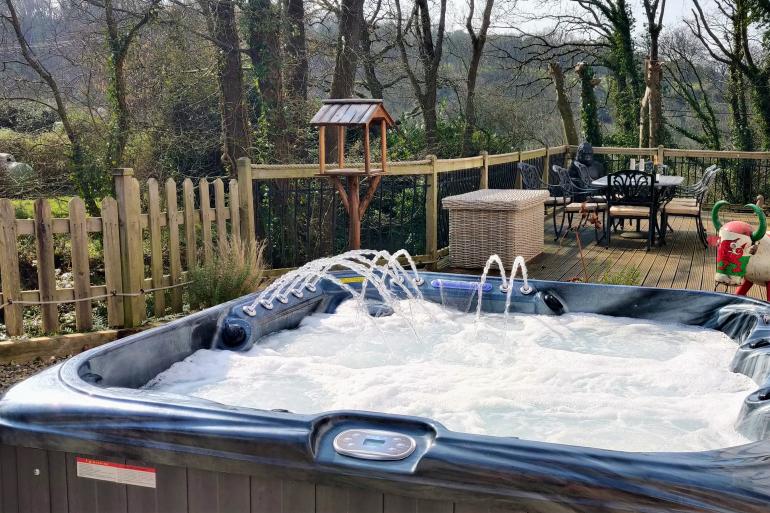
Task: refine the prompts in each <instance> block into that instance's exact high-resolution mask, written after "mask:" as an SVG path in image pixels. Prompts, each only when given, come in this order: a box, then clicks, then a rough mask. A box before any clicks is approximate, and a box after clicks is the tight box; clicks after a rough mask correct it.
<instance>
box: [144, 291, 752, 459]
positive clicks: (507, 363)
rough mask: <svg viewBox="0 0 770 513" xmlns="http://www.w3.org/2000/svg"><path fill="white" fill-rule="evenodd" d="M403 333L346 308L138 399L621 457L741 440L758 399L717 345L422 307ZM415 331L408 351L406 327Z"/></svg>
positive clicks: (578, 322) (696, 335)
mask: <svg viewBox="0 0 770 513" xmlns="http://www.w3.org/2000/svg"><path fill="white" fill-rule="evenodd" d="M401 302H402V303H415V302H420V303H421V304H420V308H411V306H412V305H407V304H402V305H401V307H402V308H409V309H411V311H412V312H413V318H412V319H411V322H409V320H407V319H405V318H403V317H401V316H390V317H380V318H376V319H371V322H369V321H370V320H368V319H367V320H365V319H363V316H365V315H366V314H365V313H363V312H362V310H361V309H360V308H359V307H358V306H357V305H356V304H355V302H354V301H348V302H346V303H343V304H342V305H340V307H339V308H338V310H337V312H336V313H334V314H316V315H312V316H309V317H307V318H305V319H304V320H303V322H302V324H301V325H300V327H299V328H297V329H295V330H286V331H281V332H278V333H274V334H272V335H269V336H267V337H265V338H264V339H262V340H261V341H260V343H259V344H258V345H255V346H254V347H253V348H252V349H251V350H249V351H248V352H245V353H233V352H229V351H211V350H201V351H198V352H196V353H195V354H193V355H191V356H190V357H189V358H187V359H186V360H184V361H181V362H178V363H176V364H174V365H173V366H172V367H171V368H169V369H168V370H167V371H165V372H163V373H162V374H160V375H158V376H157V377H156V378H155V379H153V380H152V381H151V382H150V383H148V384H147V385H146V388H148V389H153V390H159V391H164V392H173V393H181V394H187V395H192V396H196V397H201V398H204V399H209V400H214V401H218V402H221V403H225V404H230V405H237V406H245V407H253V408H259V409H268V410H269V409H288V410H290V411H293V412H297V413H316V412H322V411H328V410H339V409H357V410H368V411H380V412H389V413H399V414H408V415H417V416H424V417H429V418H432V419H435V420H437V421H439V422H441V423H442V424H444V425H445V426H446V427H448V428H449V429H453V430H456V431H464V432H470V433H481V434H489V435H499V436H515V437H519V438H524V439H529V440H540V441H548V442H556V443H565V444H572V445H584V446H591V447H600V448H606V449H616V450H626V451H698V450H706V449H716V448H721V447H726V446H732V445H739V444H742V443H746V442H747V441H748V440H747V439H745V438H744V437H743V436H742V435H740V434H739V433H737V432H736V431H735V429H734V426H733V424H734V422H735V421H736V419H737V417H738V413H739V411H740V408H741V405H742V402H743V399H744V398H745V397H746V395H748V394H749V393H750V392H751V391H752V390H754V389H755V388H756V385H755V384H754V382H753V381H752V380H751V379H749V378H748V377H746V376H744V375H741V374H735V373H732V372H730V371H729V369H728V366H729V362H730V360H731V358H732V356H733V354H734V352H735V349H736V346H735V343H734V342H733V341H731V340H730V339H729V338H727V337H726V336H725V335H723V334H722V333H720V332H717V331H712V330H707V329H702V328H696V327H690V326H684V325H677V324H660V323H654V322H650V321H644V320H638V319H628V318H615V317H607V316H601V315H592V314H579V315H578V314H567V315H562V316H559V317H550V316H537V315H525V314H511V315H509V316H508V317H507V319H506V317H505V316H504V315H502V314H482V316H481V319H480V320H479V321H478V322H477V320H476V315H475V312H474V313H460V312H457V311H454V310H450V309H448V308H445V307H443V306H441V305H438V304H434V303H430V302H427V301H422V300H418V299H404V300H401ZM415 326H416V327H417V329H418V331H419V340H416V339H415V334H414V331H413V329H414V327H415Z"/></svg>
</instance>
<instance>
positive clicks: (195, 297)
mask: <svg viewBox="0 0 770 513" xmlns="http://www.w3.org/2000/svg"><path fill="white" fill-rule="evenodd" d="M264 248H265V247H264V244H262V243H258V244H248V243H242V242H240V243H237V242H235V241H233V240H232V239H231V238H229V237H228V239H227V243H226V245H225V248H224V252H223V254H219V255H216V256H215V257H214V259H213V261H212V262H211V263H210V264H203V265H200V266H197V267H194V268H193V269H192V270H191V271H190V273H189V274H188V280H189V281H190V283H189V284H188V286H187V294H188V297H189V302H190V308H193V309H195V308H208V307H210V306H214V305H218V304H220V303H224V302H226V301H230V300H231V299H235V298H237V297H240V296H243V295H246V294H249V293H251V292H254V291H255V290H257V287H258V286H259V283H260V281H261V280H262V275H263V273H264V270H265V264H264V260H263V258H262V253H263V252H264ZM215 253H216V252H215Z"/></svg>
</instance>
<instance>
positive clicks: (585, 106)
mask: <svg viewBox="0 0 770 513" xmlns="http://www.w3.org/2000/svg"><path fill="white" fill-rule="evenodd" d="M575 72H576V73H577V75H578V77H579V78H580V121H581V123H580V124H581V128H582V130H583V137H584V138H585V140H586V141H588V142H589V143H591V144H592V145H593V146H601V145H602V133H601V130H600V128H599V116H598V112H597V111H598V109H597V105H596V92H595V91H594V87H596V86H597V85H598V84H599V80H598V79H594V72H593V70H592V69H591V66H589V65H587V64H586V63H585V62H581V63H579V64H578V65H577V66H575Z"/></svg>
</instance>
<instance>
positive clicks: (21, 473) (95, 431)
mask: <svg viewBox="0 0 770 513" xmlns="http://www.w3.org/2000/svg"><path fill="white" fill-rule="evenodd" d="M421 275H422V276H423V277H424V279H425V283H423V284H422V285H421V287H420V289H421V291H422V293H423V294H424V296H425V297H426V299H429V300H434V301H440V300H443V301H444V302H445V303H446V304H448V305H450V306H455V307H458V308H463V309H467V308H471V309H473V308H475V304H474V303H475V299H474V296H473V295H474V294H475V287H474V286H469V287H463V286H441V287H438V286H436V284H437V283H441V282H437V281H436V280H443V283H444V284H447V283H451V284H457V283H458V282H464V283H469V284H473V283H475V282H477V281H478V277H475V276H458V275H444V274H439V273H421ZM338 277H339V278H347V279H352V281H353V283H350V284H349V285H350V286H352V287H354V288H355V287H358V285H357V284H356V283H355V281H356V280H355V276H354V275H352V274H349V273H348V274H345V273H339V274H338ZM488 283H489V284H491V285H492V287H491V290H489V291H488V292H486V293H485V294H484V299H483V302H482V307H483V309H484V310H485V311H490V312H495V311H496V312H501V311H502V310H503V305H504V303H505V296H504V294H503V293H502V292H501V291H500V290H499V285H500V281H499V280H497V279H489V280H488ZM530 285H531V286H532V287H533V289H534V291H533V292H532V293H530V294H523V293H521V292H520V291H519V290H518V287H519V286H520V282H518V283H517V284H516V287H517V288H516V290H515V293H514V294H513V297H512V305H511V311H516V312H522V313H537V314H545V315H558V314H560V313H563V312H564V311H569V312H591V313H598V314H605V315H617V316H624V317H637V318H643V319H652V320H656V321H661V322H669V321H670V322H680V323H684V324H691V325H698V326H704V327H708V328H713V329H718V330H721V331H723V332H724V333H726V334H727V335H729V336H730V337H732V338H733V339H734V340H735V341H736V344H737V351H736V356H735V359H734V361H733V369H734V370H735V371H737V372H743V373H744V374H747V375H749V376H751V377H752V378H754V380H755V381H757V383H760V384H761V385H760V386H758V390H757V391H756V392H754V393H753V394H751V395H750V396H749V397H748V398H747V399H746V402H745V405H744V408H743V411H742V413H741V419H740V420H739V426H740V429H741V431H743V432H744V433H745V434H746V435H747V436H749V437H751V438H752V439H756V440H759V441H757V442H753V443H749V444H746V445H743V446H739V447H730V448H724V449H720V450H714V451H704V452H697V453H630V452H619V451H609V450H602V449H592V448H586V447H576V446H567V445H558V444H552V443H545V442H538V441H529V440H521V439H517V438H513V437H510V438H507V437H493V436H480V435H470V434H465V433H457V432H453V431H450V430H447V429H446V428H445V427H443V426H442V425H441V424H439V423H437V422H435V421H432V420H430V419H425V418H418V417H409V416H399V415H390V414H382V413H376V412H361V411H334V412H324V413H321V414H317V415H302V414H294V413H291V412H283V411H262V410H255V409H249V408H237V407H230V406H224V405H221V404H218V403H214V402H211V401H206V400H202V399H197V398H192V397H187V396H180V395H175V394H167V393H160V392H154V391H147V390H141V389H140V387H141V386H142V385H144V384H145V383H147V382H148V381H149V380H150V379H152V378H153V377H154V376H156V375H157V374H159V373H160V372H162V371H164V370H165V369H167V368H168V367H169V366H171V365H172V364H173V363H175V362H177V361H180V360H182V359H184V358H186V357H187V356H189V355H190V354H192V353H193V352H195V351H197V350H199V349H203V348H212V347H224V346H230V347H233V346H241V348H243V347H247V346H249V345H250V344H253V343H258V341H259V339H260V338H261V337H262V336H264V335H265V334H268V333H271V332H274V331H277V330H280V329H288V328H293V327H295V326H297V324H298V323H299V322H300V321H301V319H302V318H303V317H304V316H306V315H308V314H311V313H313V312H318V311H323V312H329V311H333V310H334V308H336V306H337V305H338V304H339V303H340V302H341V301H342V300H344V299H345V298H346V297H348V293H347V292H345V291H343V290H342V289H341V288H340V287H339V286H337V285H335V284H334V283H332V282H330V281H322V282H321V283H320V284H319V287H318V288H317V290H315V291H314V292H310V291H305V292H304V293H303V294H302V297H301V298H300V297H296V296H292V295H289V296H288V300H287V301H286V303H281V302H275V303H274V304H273V305H272V306H273V307H272V309H267V308H264V307H259V306H258V307H257V309H256V310H257V312H256V316H254V317H250V316H249V315H247V314H246V313H244V311H243V306H244V305H247V304H251V303H252V301H253V300H254V297H253V296H250V297H245V298H241V299H240V300H237V301H234V302H231V303H227V304H224V305H220V306H217V307H215V308H212V309H209V310H205V311H203V312H200V313H198V314H194V315H191V316H188V317H186V318H184V319H181V320H178V321H175V322H172V323H169V324H167V325H165V326H162V327H159V328H155V329H152V330H148V331H145V332H142V333H139V334H137V335H134V336H131V337H128V338H125V339H122V340H119V341H117V342H113V343H111V344H108V345H105V346H102V347H99V348H96V349H93V350H91V351H88V352H86V353H83V354H81V355H78V356H76V357H74V358H72V359H70V360H68V361H67V362H65V363H63V364H60V365H58V366H55V367H52V368H50V369H48V370H46V371H44V372H42V373H40V374H38V375H36V376H34V377H32V378H30V379H28V380H26V381H24V382H23V383H21V384H19V385H17V386H15V387H14V388H12V389H11V390H10V391H8V392H7V394H6V395H5V396H4V397H3V398H2V399H1V400H0V513H11V512H13V513H17V512H20V513H29V512H54V511H55V512H70V513H87V512H98V513H104V512H113V511H115V512H142V513H144V512H158V513H169V512H205V513H211V512H222V513H241V512H265V513H278V512H286V513H290V512H291V513H293V512H297V513H300V512H330V513H332V512H333V513H336V512H350V513H368V512H378V513H386V512H387V513H391V512H392V513H396V512H398V513H401V512H436V513H438V512H446V513H451V512H454V513H462V512H467V513H471V512H476V511H519V512H527V513H578V512H580V513H585V512H639V513H653V512H720V513H726V512H745V513H759V512H763V513H766V512H767V511H770V442H768V441H767V440H766V438H767V437H768V433H769V431H768V425H770V407H768V406H767V403H768V401H767V399H768V398H770V388H768V387H769V386H770V383H768V382H767V379H768V373H769V372H768V370H769V369H770V308H769V305H767V304H766V303H763V302H760V301H755V300H752V299H748V298H737V297H735V296H729V295H724V294H717V293H708V292H696V291H685V290H666V289H650V288H642V287H623V286H608V285H596V284H578V283H561V282H546V281H530ZM367 296H368V297H371V298H372V299H377V296H376V293H375V292H374V291H373V289H372V288H367ZM233 323H234V324H236V325H240V326H243V327H244V329H245V330H246V335H247V337H246V339H245V340H242V341H238V343H237V344H233V343H232V340H226V339H227V337H224V338H223V335H222V333H223V332H224V328H225V326H226V325H230V324H233ZM236 349H237V347H236ZM564 393H565V394H568V393H569V390H565V391H564ZM348 429H373V430H385V431H388V432H395V433H401V434H404V435H406V436H409V437H411V438H412V439H414V440H415V442H416V449H415V451H414V452H413V453H412V454H411V455H409V456H408V457H407V458H406V459H403V460H399V461H372V460H364V459H357V458H353V457H349V456H345V455H342V454H339V453H338V452H337V451H335V449H334V446H333V441H334V438H335V437H336V436H337V435H338V434H339V433H341V432H342V431H344V430H348ZM110 463H112V464H115V465H113V466H110ZM89 465H90V466H91V467H89V468H91V469H93V468H96V469H97V470H98V469H100V468H104V469H105V471H106V477H107V478H111V479H112V478H113V477H114V476H118V477H114V481H117V482H109V481H105V480H102V479H103V478H104V477H105V476H100V479H93V478H92V477H93V476H92V477H82V474H84V470H83V468H85V467H87V466H89ZM94 465H95V466H94ZM100 465H101V467H100ZM79 467H82V468H80V469H79ZM142 472H144V474H141V473H142ZM79 474H81V475H79ZM137 475H139V476H150V475H151V477H152V479H153V480H154V485H155V487H150V486H148V485H149V484H150V483H149V482H145V483H143V485H142V486H138V485H136V483H135V481H132V480H135V479H137V478H136V476H137ZM121 476H122V477H121ZM126 476H128V477H126ZM127 483H133V484H127Z"/></svg>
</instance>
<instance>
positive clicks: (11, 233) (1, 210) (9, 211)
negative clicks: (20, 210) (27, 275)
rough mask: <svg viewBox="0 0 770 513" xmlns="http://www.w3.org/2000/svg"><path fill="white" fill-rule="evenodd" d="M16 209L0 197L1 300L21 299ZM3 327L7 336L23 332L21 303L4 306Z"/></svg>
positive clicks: (6, 301) (8, 301)
mask: <svg viewBox="0 0 770 513" xmlns="http://www.w3.org/2000/svg"><path fill="white" fill-rule="evenodd" d="M17 237H18V233H17V230H16V211H15V210H14V208H13V204H11V200H9V199H0V274H2V278H3V301H4V302H5V303H10V302H12V301H21V278H20V277H19V253H18V251H17V249H16V244H17V243H18V241H17V240H16V239H17ZM5 329H6V330H7V333H8V335H9V336H12V337H13V336H17V335H23V334H24V312H23V311H22V306H21V305H15V304H8V305H7V306H6V307H5Z"/></svg>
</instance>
